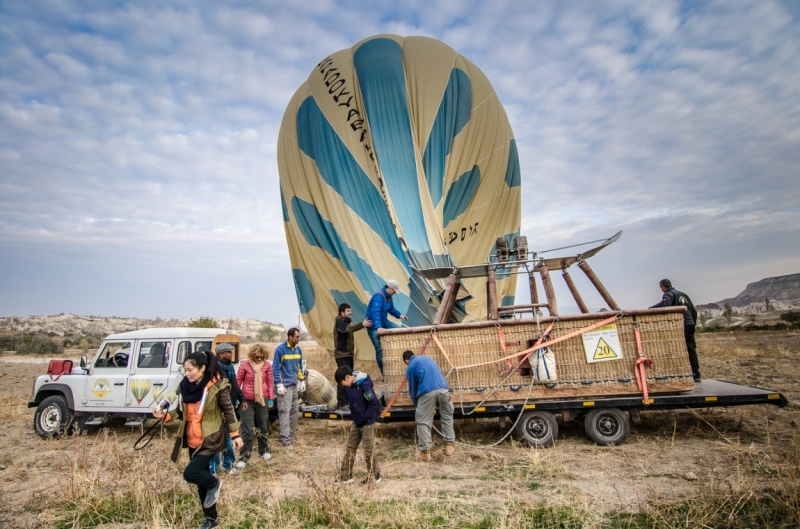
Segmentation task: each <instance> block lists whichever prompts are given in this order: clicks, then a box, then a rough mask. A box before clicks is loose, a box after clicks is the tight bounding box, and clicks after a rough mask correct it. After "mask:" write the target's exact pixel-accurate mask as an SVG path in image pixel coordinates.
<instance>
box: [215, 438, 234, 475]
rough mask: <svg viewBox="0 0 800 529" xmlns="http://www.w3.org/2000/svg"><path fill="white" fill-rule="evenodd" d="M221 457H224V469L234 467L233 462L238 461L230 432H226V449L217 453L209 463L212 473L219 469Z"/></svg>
mask: <svg viewBox="0 0 800 529" xmlns="http://www.w3.org/2000/svg"><path fill="white" fill-rule="evenodd" d="M220 458H221V459H222V470H230V469H232V468H233V462H234V461H236V453H235V452H234V451H233V441H231V434H230V432H225V451H224V452H221V453H219V454H216V455H215V456H214V457H213V458H212V459H211V462H210V463H209V465H208V466H209V469H210V470H211V473H212V474H216V473H217V471H218V470H219V460H220Z"/></svg>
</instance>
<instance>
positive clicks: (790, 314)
mask: <svg viewBox="0 0 800 529" xmlns="http://www.w3.org/2000/svg"><path fill="white" fill-rule="evenodd" d="M781 320H783V321H785V322H787V323H789V324H791V326H792V327H800V311H798V310H789V311H786V312H784V313H783V314H781Z"/></svg>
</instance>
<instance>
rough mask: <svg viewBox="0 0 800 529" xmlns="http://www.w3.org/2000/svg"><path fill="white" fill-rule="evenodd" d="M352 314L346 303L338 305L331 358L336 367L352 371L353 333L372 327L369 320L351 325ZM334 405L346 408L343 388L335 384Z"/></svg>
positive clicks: (353, 366)
mask: <svg viewBox="0 0 800 529" xmlns="http://www.w3.org/2000/svg"><path fill="white" fill-rule="evenodd" d="M352 314H353V309H352V308H350V305H348V304H347V303H342V304H341V305H339V314H338V316H336V322H335V323H334V326H333V345H334V347H336V350H335V351H334V352H333V357H334V359H335V360H336V367H337V368H339V367H342V366H347V367H349V368H350V371H352V370H353V369H354V368H355V364H354V362H353V356H354V354H355V347H356V346H355V339H354V337H353V333H355V332H356V331H359V330H361V329H363V328H364V327H372V322H371V321H370V320H364V321H362V322H358V323H352V322H351V321H350V316H352ZM336 403H337V405H338V407H339V408H344V407H345V406H347V394H346V393H345V390H344V386H342V385H341V384H337V387H336Z"/></svg>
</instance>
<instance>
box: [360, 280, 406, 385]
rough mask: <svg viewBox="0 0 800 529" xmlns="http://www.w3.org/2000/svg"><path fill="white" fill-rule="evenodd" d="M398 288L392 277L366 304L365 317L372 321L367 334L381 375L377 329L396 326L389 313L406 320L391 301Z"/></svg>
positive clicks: (380, 354) (380, 355)
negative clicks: (373, 348)
mask: <svg viewBox="0 0 800 529" xmlns="http://www.w3.org/2000/svg"><path fill="white" fill-rule="evenodd" d="M399 289H400V284H399V283H398V282H397V281H395V280H394V279H390V280H389V281H387V282H386V285H385V286H384V287H383V288H382V289H380V290H379V291H378V292H376V293H375V294H374V295H373V296H372V299H370V300H369V305H368V306H367V319H368V320H370V321H372V327H368V328H367V334H369V339H370V340H372V345H373V346H374V347H375V361H376V362H377V363H378V369H380V370H381V376H383V349H381V341H380V338H379V337H378V329H391V328H392V327H396V325H394V324H393V323H392V322H390V321H389V319H388V315H389V314H391V315H392V316H394V317H395V318H400V319H401V320H404V321H408V316H405V315H403V314H400V311H399V310H397V309H396V308H394V303H392V296H394V295H395V293H396V292H397V291H398V290H399Z"/></svg>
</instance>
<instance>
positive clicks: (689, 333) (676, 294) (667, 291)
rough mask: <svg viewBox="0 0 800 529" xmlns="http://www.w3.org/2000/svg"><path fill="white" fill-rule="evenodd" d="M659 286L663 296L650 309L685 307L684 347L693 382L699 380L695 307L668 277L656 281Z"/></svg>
mask: <svg viewBox="0 0 800 529" xmlns="http://www.w3.org/2000/svg"><path fill="white" fill-rule="evenodd" d="M658 286H659V287H661V292H663V293H664V296H663V297H662V298H661V302H660V303H656V304H655V305H653V306H652V307H650V308H651V309H655V308H657V307H676V306H683V307H686V312H684V313H683V336H684V338H686V349H687V351H688V352H689V363H690V364H691V365H692V377H694V380H695V382H700V380H701V377H700V362H699V361H698V360H697V343H696V342H695V341H694V331H695V327H696V325H697V309H695V308H694V304H693V303H692V300H691V299H689V296H687V295H686V294H684V293H683V292H681V291H680V290H675V289H674V288H673V287H672V281H670V280H669V279H662V280H661V281H659V282H658Z"/></svg>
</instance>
